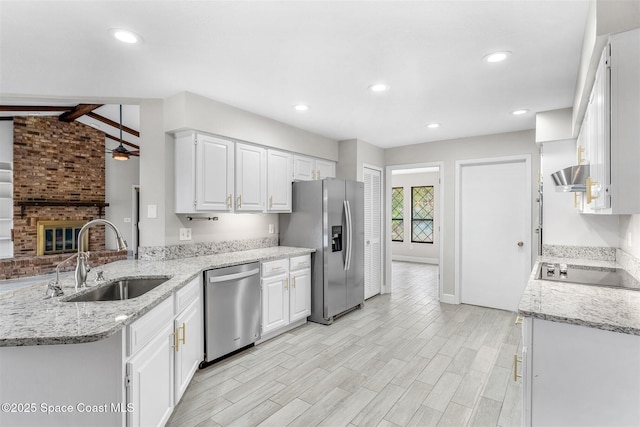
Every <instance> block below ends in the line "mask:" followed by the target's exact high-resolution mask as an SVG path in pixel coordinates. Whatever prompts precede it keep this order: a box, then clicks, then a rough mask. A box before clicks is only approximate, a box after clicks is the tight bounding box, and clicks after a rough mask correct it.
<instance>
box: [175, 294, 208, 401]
mask: <svg viewBox="0 0 640 427" xmlns="http://www.w3.org/2000/svg"><path fill="white" fill-rule="evenodd" d="M202 311H203V310H202V300H200V299H199V300H197V301H193V302H192V303H191V305H189V307H187V308H186V309H185V310H184V311H183V312H182V313H180V314H179V315H178V316H177V317H176V320H175V323H174V331H177V333H178V335H177V336H178V338H177V345H175V349H174V350H175V356H176V361H175V402H176V403H177V402H179V401H180V398H181V397H182V395H183V394H184V392H185V390H186V389H187V386H188V385H189V382H191V378H193V375H194V374H195V373H196V371H197V369H198V366H199V365H200V362H202V359H203V355H204V349H203V337H204V330H203V323H202ZM174 333H175V332H174Z"/></svg>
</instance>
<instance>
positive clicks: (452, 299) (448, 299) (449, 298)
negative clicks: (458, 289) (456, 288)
mask: <svg viewBox="0 0 640 427" xmlns="http://www.w3.org/2000/svg"><path fill="white" fill-rule="evenodd" d="M440 302H442V303H445V304H459V303H458V302H457V301H456V296H455V295H454V294H442V298H440Z"/></svg>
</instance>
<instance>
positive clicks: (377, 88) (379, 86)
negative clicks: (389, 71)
mask: <svg viewBox="0 0 640 427" xmlns="http://www.w3.org/2000/svg"><path fill="white" fill-rule="evenodd" d="M369 90H370V91H371V92H384V91H387V90H389V85H388V84H385V83H375V84H372V85H371V86H369Z"/></svg>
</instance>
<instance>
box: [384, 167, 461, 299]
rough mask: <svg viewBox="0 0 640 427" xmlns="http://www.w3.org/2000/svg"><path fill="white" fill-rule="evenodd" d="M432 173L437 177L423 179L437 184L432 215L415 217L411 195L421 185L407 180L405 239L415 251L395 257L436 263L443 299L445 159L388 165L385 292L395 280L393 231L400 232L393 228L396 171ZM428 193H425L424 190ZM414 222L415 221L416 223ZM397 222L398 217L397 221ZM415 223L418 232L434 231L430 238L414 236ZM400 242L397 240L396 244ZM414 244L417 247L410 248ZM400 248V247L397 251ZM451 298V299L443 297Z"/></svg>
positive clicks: (401, 259) (439, 288)
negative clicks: (413, 188)
mask: <svg viewBox="0 0 640 427" xmlns="http://www.w3.org/2000/svg"><path fill="white" fill-rule="evenodd" d="M420 172H423V173H430V174H432V175H434V176H435V177H434V178H433V179H432V181H430V182H429V183H426V182H424V183H423V184H426V186H433V187H435V188H434V189H432V190H429V191H433V193H432V196H433V212H432V213H431V214H432V215H433V216H428V217H422V216H421V215H418V216H416V218H414V215H413V209H412V198H413V196H414V194H413V190H412V187H420V186H422V185H415V186H414V185H411V184H408V185H406V186H403V187H405V188H406V189H405V191H404V193H403V198H404V199H405V200H406V202H405V204H404V206H405V209H404V212H405V213H404V217H403V218H402V220H403V221H404V222H405V225H406V226H405V227H404V228H405V232H404V240H406V243H407V246H408V247H409V250H410V251H411V250H413V251H414V252H413V254H411V252H409V253H408V254H407V253H405V254H401V255H400V256H398V254H396V258H397V259H398V260H399V261H409V262H420V263H430V264H434V265H436V269H437V271H438V275H437V283H438V298H439V300H440V301H443V269H444V264H445V263H444V254H443V244H442V243H443V239H442V232H441V231H442V230H443V229H444V222H445V218H444V215H443V208H444V194H445V182H444V163H443V162H430V163H418V164H408V165H397V166H387V168H386V173H387V179H386V185H385V195H386V197H385V200H386V202H385V234H384V236H385V239H384V240H385V242H384V248H385V281H384V286H383V288H384V289H383V292H384V293H390V292H392V288H393V283H392V280H391V278H392V269H393V263H392V260H393V258H394V255H393V254H394V247H393V245H394V244H396V243H397V242H393V240H394V238H393V235H394V234H396V239H395V240H399V239H397V233H394V232H393V226H392V221H393V219H394V214H393V211H392V207H393V175H394V174H395V175H398V174H400V175H402V174H403V173H404V174H411V173H420ZM421 194H425V193H421ZM414 219H418V220H421V219H428V220H430V221H426V222H430V224H424V223H425V221H414ZM414 222H415V224H414ZM396 223H397V221H396ZM414 226H415V227H416V230H417V231H418V232H419V231H420V230H430V231H431V232H432V233H433V234H432V240H431V241H430V242H425V241H424V239H420V238H415V236H414V235H413V234H414ZM396 246H397V244H396ZM411 246H413V248H414V249H410V247H411ZM427 248H428V249H429V250H430V251H431V252H430V253H429V254H426V253H425V252H424V250H425V249H427ZM396 252H397V251H396ZM443 302H449V301H443Z"/></svg>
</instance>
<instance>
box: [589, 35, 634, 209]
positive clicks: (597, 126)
mask: <svg viewBox="0 0 640 427" xmlns="http://www.w3.org/2000/svg"><path fill="white" fill-rule="evenodd" d="M638 75H640V29H638V30H633V31H629V32H625V33H620V34H616V35H613V36H611V37H610V40H609V43H608V45H607V46H605V49H604V51H603V53H602V56H601V58H600V61H599V65H598V69H597V72H596V79H595V82H594V85H593V89H592V91H591V96H590V99H589V104H588V106H587V112H586V114H585V118H584V120H583V123H582V127H581V132H580V133H581V134H584V135H585V136H584V137H583V139H585V141H584V142H583V143H582V144H583V146H584V147H585V158H586V161H587V162H588V163H589V173H590V176H589V179H588V181H587V191H586V193H585V195H584V197H585V200H584V204H585V209H584V212H585V213H591V212H592V213H595V214H635V213H639V212H640V192H638V183H639V182H640V168H638V167H637V164H636V163H637V159H638V158H640V144H638V140H640V120H638V117H640V79H638ZM587 207H588V208H587Z"/></svg>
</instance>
